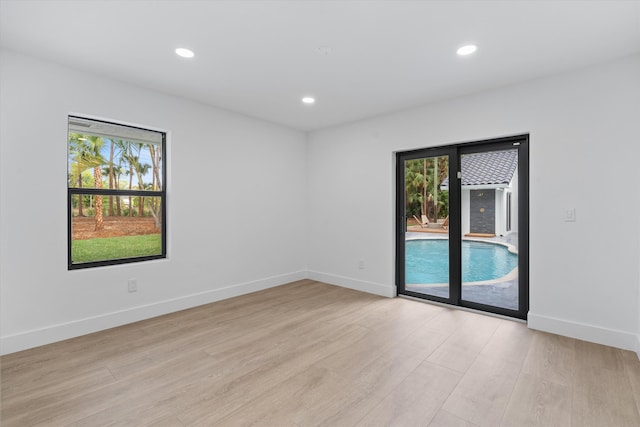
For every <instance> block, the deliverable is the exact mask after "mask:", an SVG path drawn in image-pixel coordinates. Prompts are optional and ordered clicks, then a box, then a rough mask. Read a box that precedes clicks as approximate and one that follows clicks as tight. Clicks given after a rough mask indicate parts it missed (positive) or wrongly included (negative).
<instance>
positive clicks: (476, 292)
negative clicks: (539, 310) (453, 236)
mask: <svg viewBox="0 0 640 427" xmlns="http://www.w3.org/2000/svg"><path fill="white" fill-rule="evenodd" d="M410 228H411V227H410ZM435 230H438V231H437V232H432V231H427V232H425V231H422V230H421V231H419V232H415V231H410V230H408V231H407V232H406V234H405V238H406V240H429V239H448V237H449V236H448V234H449V233H448V232H447V231H446V230H442V229H435ZM463 240H472V241H477V242H486V243H497V244H502V245H505V246H507V247H509V248H510V250H511V251H515V253H517V250H518V233H511V234H509V235H507V236H496V237H482V238H479V237H463ZM515 270H516V271H515V277H514V274H512V273H513V272H512V273H510V274H508V275H507V276H504V277H501V278H499V279H496V280H494V281H486V282H474V283H469V284H464V283H463V284H462V299H463V300H466V301H471V302H477V303H480V304H486V305H491V306H494V307H502V308H506V309H510V310H517V309H518V277H517V268H516V269H515ZM405 288H406V289H407V290H408V291H412V292H418V293H421V294H425V295H433V296H439V297H444V298H448V296H449V288H448V286H446V285H445V286H437V285H435V286H434V285H431V284H427V285H421V284H407V285H405Z"/></svg>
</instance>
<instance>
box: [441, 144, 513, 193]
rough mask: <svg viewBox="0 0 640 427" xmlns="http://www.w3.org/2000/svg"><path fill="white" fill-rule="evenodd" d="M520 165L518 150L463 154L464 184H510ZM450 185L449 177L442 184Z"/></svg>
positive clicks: (443, 185) (461, 160) (444, 185)
mask: <svg viewBox="0 0 640 427" xmlns="http://www.w3.org/2000/svg"><path fill="white" fill-rule="evenodd" d="M517 166H518V150H504V151H486V152H484V153H473V154H463V155H462V156H461V159H460V167H461V171H462V185H463V186H465V185H496V184H509V182H511V179H512V178H513V173H514V172H515V170H516V167H517ZM440 186H441V188H442V187H444V188H447V187H448V186H449V177H447V178H445V180H444V181H443V182H442V184H440Z"/></svg>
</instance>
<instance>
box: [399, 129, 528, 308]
mask: <svg viewBox="0 0 640 427" xmlns="http://www.w3.org/2000/svg"><path fill="white" fill-rule="evenodd" d="M512 148H517V149H518V285H519V289H518V304H519V307H518V309H517V310H510V309H506V308H502V307H496V306H491V305H486V304H480V303H476V302H471V301H465V300H462V298H461V291H462V283H461V282H462V277H461V275H462V273H461V268H460V267H461V263H462V244H461V242H462V231H461V225H460V224H461V214H462V212H461V192H462V191H461V183H460V179H457V177H458V172H459V171H460V156H461V155H463V154H470V153H477V152H484V151H496V150H500V149H512ZM436 156H449V298H443V297H438V296H434V295H426V294H422V293H418V292H412V291H408V290H406V288H405V252H404V251H405V238H406V235H405V233H406V222H407V221H406V212H405V210H406V201H405V184H404V181H405V177H404V172H405V169H404V162H405V161H407V160H413V159H419V158H424V157H436ZM396 289H397V293H398V295H407V296H411V297H416V298H420V299H427V300H431V301H436V302H441V303H445V304H450V305H454V306H460V307H466V308H471V309H475V310H481V311H485V312H489V313H495V314H500V315H503V316H509V317H515V318H519V319H525V320H526V318H527V313H528V311H529V135H528V134H523V135H515V136H509V137H503V138H494V139H488V140H482V141H474V142H467V143H461V144H454V145H446V146H438V147H430V148H422V149H418V150H411V151H403V152H397V153H396Z"/></svg>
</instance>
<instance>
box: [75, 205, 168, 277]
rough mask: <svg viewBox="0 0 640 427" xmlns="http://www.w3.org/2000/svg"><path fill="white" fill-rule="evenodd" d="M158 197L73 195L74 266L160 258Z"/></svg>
mask: <svg viewBox="0 0 640 427" xmlns="http://www.w3.org/2000/svg"><path fill="white" fill-rule="evenodd" d="M161 203H162V198H161V197H141V196H131V197H128V196H97V195H89V194H78V195H75V194H74V195H73V196H72V198H71V212H72V217H71V260H72V263H73V264H78V263H84V262H92V261H105V260H113V259H122V258H132V257H141V256H150V255H161V254H162V226H161V224H162V219H161V212H162V211H161Z"/></svg>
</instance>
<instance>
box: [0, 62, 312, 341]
mask: <svg viewBox="0 0 640 427" xmlns="http://www.w3.org/2000/svg"><path fill="white" fill-rule="evenodd" d="M0 64H1V67H2V68H1V69H0V71H1V74H0V78H1V80H0V88H1V91H2V92H1V101H0V102H1V103H0V124H1V128H0V141H1V174H0V179H1V182H0V184H1V186H0V189H1V198H0V201H1V208H0V233H1V244H0V251H1V252H0V262H1V266H0V285H1V286H0V297H1V298H0V309H1V310H0V311H1V315H0V328H1V329H0V336H1V342H0V345H1V347H2V348H1V349H0V350H1V352H2V353H9V352H13V351H17V350H20V349H23V348H28V347H32V346H35V345H40V344H44V343H48V342H53V341H56V340H59V339H64V338H68V337H71V336H76V335H80V334H83V333H87V332H92V331H95V330H99V329H104V328H108V327H112V326H115V325H118V324H122V323H126V322H130V321H134V320H139V319H142V318H146V317H150V316H153V315H158V314H162V313H166V312H170V311H175V310H178V309H182V308H186V307H191V306H195V305H199V304H204V303H207V302H210V301H214V300H217V299H221V298H225V297H229V296H234V295H238V294H242V293H246V292H251V291H254V290H258V289H262V288H265V287H269V286H275V285H278V284H282V283H287V282H290V281H293V280H297V279H300V278H303V277H305V274H306V273H305V271H306V254H305V252H306V249H305V248H306V236H305V235H304V234H305V232H304V228H305V225H306V220H305V212H304V208H305V203H304V198H303V197H304V196H303V195H304V194H305V188H306V162H307V160H306V139H305V138H306V136H305V134H303V133H301V132H297V131H293V130H289V129H286V128H282V127H278V126H275V125H272V124H268V123H265V122H261V121H258V120H254V119H251V118H247V117H243V116H240V115H236V114H231V113H228V112H224V111H220V110H216V109H213V108H210V107H207V106H204V105H202V104H197V103H194V102H190V101H186V100H183V99H180V98H176V97H171V96H167V95H163V94H159V93H155V92H152V91H147V90H144V89H141V88H138V87H134V86H130V85H127V84H122V83H118V82H115V81H111V80H106V79H103V78H100V77H96V76H93V75H89V74H85V73H82V72H78V71H74V70H71V69H67V68H63V67H60V66H57V65H54V64H52V63H47V62H42V61H39V60H35V59H31V58H28V57H24V56H21V55H18V54H15V53H13V52H9V51H3V52H2V53H1V57H0ZM70 112H73V113H85V114H90V115H94V116H99V117H103V118H108V119H112V120H118V121H125V122H129V123H134V124H138V125H142V126H150V127H153V128H161V129H165V130H168V131H169V138H170V139H169V147H168V166H169V182H168V186H167V188H168V195H167V200H168V206H169V211H168V226H169V232H168V250H169V256H168V259H166V260H162V261H154V262H145V263H137V264H128V265H121V266H113V267H105V268H97V269H88V270H76V271H67V249H66V246H67V226H66V224H67V214H66V155H67V154H66V148H67V142H66V141H67V115H68V114H69V113H70ZM128 278H136V279H137V280H138V288H139V290H138V292H137V293H131V294H130V293H128V292H127V288H126V282H127V279H128Z"/></svg>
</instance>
